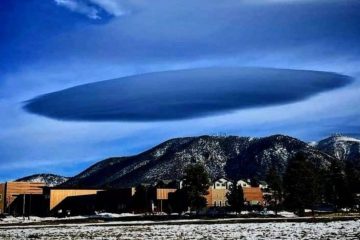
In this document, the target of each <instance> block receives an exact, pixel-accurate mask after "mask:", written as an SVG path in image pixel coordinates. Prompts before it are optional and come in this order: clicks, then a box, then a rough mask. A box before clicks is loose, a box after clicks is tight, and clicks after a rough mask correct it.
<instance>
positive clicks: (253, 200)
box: [243, 187, 264, 204]
mask: <svg viewBox="0 0 360 240" xmlns="http://www.w3.org/2000/svg"><path fill="white" fill-rule="evenodd" d="M243 191H244V200H245V201H246V202H249V203H250V204H258V203H259V204H263V203H264V196H263V192H262V191H261V189H260V188H259V187H246V188H243Z"/></svg>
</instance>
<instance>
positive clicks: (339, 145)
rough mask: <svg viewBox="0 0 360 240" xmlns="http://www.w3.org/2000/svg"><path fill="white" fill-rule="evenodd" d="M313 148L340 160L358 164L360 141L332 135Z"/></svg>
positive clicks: (359, 159)
mask: <svg viewBox="0 0 360 240" xmlns="http://www.w3.org/2000/svg"><path fill="white" fill-rule="evenodd" d="M315 147H316V148H318V149H319V150H320V151H323V152H325V153H327V154H329V155H331V156H334V157H336V158H338V159H340V160H344V161H349V162H353V163H357V164H356V165H358V163H360V139H356V138H353V137H348V136H343V135H334V136H331V137H329V138H326V139H324V140H321V141H319V142H318V143H316V144H315ZM359 166H360V165H359Z"/></svg>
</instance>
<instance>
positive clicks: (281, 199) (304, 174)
mask: <svg viewBox="0 0 360 240" xmlns="http://www.w3.org/2000/svg"><path fill="white" fill-rule="evenodd" d="M359 169H360V168H358V167H357V166H355V165H354V164H353V163H350V162H347V163H346V162H343V161H340V160H334V161H332V162H331V164H330V166H328V167H326V168H325V169H321V168H319V167H317V166H316V165H315V164H314V162H313V161H311V159H308V158H306V156H305V155H304V154H303V153H301V152H300V153H297V154H296V155H295V157H293V158H291V159H290V160H289V162H288V165H287V168H286V171H285V174H283V175H281V174H280V173H279V171H278V170H277V169H276V168H271V169H270V170H269V172H268V174H267V182H268V184H269V187H270V188H271V189H272V193H273V195H272V204H273V207H274V209H275V211H277V210H278V209H279V208H285V209H289V210H292V211H294V212H297V214H298V215H300V216H301V215H304V210H305V209H311V210H313V211H314V210H315V209H321V208H327V209H328V210H334V211H338V210H339V209H341V208H353V207H354V206H355V205H356V204H357V197H356V193H359V192H360V189H359V187H360V171H359Z"/></svg>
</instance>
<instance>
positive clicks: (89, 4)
mask: <svg viewBox="0 0 360 240" xmlns="http://www.w3.org/2000/svg"><path fill="white" fill-rule="evenodd" d="M54 1H55V3H56V4H57V5H59V6H62V7H66V8H67V9H69V10H71V11H73V12H77V13H80V14H84V15H86V16H87V17H89V18H91V19H101V18H102V17H101V12H106V13H107V14H109V15H112V16H115V17H119V16H121V15H124V14H126V13H127V11H126V10H125V9H124V7H123V6H122V5H121V1H116V0H54Z"/></svg>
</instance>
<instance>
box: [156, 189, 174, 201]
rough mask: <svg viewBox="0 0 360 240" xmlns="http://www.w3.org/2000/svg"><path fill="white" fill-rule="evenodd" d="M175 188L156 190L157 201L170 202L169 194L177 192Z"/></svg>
mask: <svg viewBox="0 0 360 240" xmlns="http://www.w3.org/2000/svg"><path fill="white" fill-rule="evenodd" d="M176 190H177V189H175V188H157V189H156V200H168V199H169V193H173V192H175V191H176Z"/></svg>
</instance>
